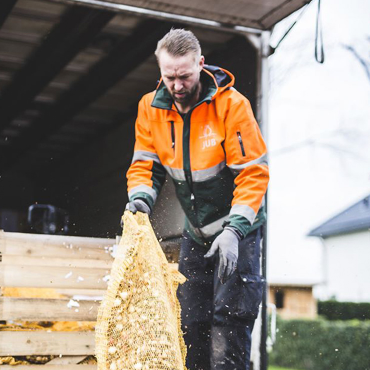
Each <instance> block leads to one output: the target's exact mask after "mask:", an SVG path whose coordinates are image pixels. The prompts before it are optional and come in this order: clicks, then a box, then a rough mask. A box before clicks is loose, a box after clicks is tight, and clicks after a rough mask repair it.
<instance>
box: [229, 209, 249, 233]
mask: <svg viewBox="0 0 370 370" xmlns="http://www.w3.org/2000/svg"><path fill="white" fill-rule="evenodd" d="M227 226H228V227H232V228H234V229H236V230H237V232H238V233H239V234H240V235H241V239H243V238H245V237H246V236H247V235H248V233H249V232H250V229H251V227H252V225H251V223H250V222H249V221H248V220H247V219H246V218H245V217H243V216H241V215H236V214H233V215H231V216H230V218H229V222H228V225H227Z"/></svg>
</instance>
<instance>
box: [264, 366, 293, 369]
mask: <svg viewBox="0 0 370 370" xmlns="http://www.w3.org/2000/svg"><path fill="white" fill-rule="evenodd" d="M268 370H297V369H291V368H287V367H277V366H269V368H268Z"/></svg>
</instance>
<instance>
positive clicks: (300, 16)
mask: <svg viewBox="0 0 370 370" xmlns="http://www.w3.org/2000/svg"><path fill="white" fill-rule="evenodd" d="M308 5H309V3H308V4H306V5H305V6H304V8H303V9H302V11H301V12H300V13H299V16H298V17H297V19H296V20H295V21H294V22H293V23H292V25H291V26H290V27H289V28H288V30H287V31H286V32H285V33H284V35H283V37H282V38H281V39H280V40H279V42H278V43H277V44H276V46H275V47H274V50H276V49H277V48H278V47H279V45H280V44H281V42H282V41H283V40H284V39H285V37H287V36H288V33H289V32H290V31H291V30H292V28H293V27H294V26H295V25H296V24H297V23H298V21H299V20H300V19H301V18H302V15H303V14H304V12H305V11H306V10H307V8H308Z"/></svg>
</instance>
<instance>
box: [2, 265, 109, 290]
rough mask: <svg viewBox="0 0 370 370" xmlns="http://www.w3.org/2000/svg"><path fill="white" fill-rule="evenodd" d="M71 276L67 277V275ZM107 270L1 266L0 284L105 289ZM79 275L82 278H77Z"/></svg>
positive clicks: (6, 285)
mask: <svg viewBox="0 0 370 370" xmlns="http://www.w3.org/2000/svg"><path fill="white" fill-rule="evenodd" d="M70 273H72V275H71V276H69V277H68V275H70ZM107 274H109V270H105V269H91V268H70V267H49V266H46V267H44V266H1V270H0V286H3V287H16V288H22V287H28V288H67V289H76V288H81V289H106V288H107V282H106V281H104V280H103V278H104V277H105V276H106V275H107ZM79 277H81V278H83V280H82V279H79Z"/></svg>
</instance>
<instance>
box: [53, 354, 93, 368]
mask: <svg viewBox="0 0 370 370" xmlns="http://www.w3.org/2000/svg"><path fill="white" fill-rule="evenodd" d="M85 358H86V356H62V357H60V356H58V357H55V358H53V359H52V360H51V361H49V362H48V365H63V369H64V366H65V365H77V364H78V363H79V362H81V361H83V360H84V359H85Z"/></svg>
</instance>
